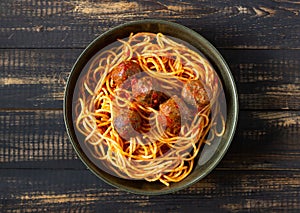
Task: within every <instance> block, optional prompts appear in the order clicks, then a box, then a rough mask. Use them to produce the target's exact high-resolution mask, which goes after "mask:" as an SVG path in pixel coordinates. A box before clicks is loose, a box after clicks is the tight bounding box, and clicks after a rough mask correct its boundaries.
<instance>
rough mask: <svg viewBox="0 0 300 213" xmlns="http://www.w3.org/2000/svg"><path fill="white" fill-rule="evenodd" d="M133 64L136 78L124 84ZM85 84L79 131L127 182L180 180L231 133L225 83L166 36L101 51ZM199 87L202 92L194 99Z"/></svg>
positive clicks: (133, 39) (146, 36) (135, 37)
mask: <svg viewBox="0 0 300 213" xmlns="http://www.w3.org/2000/svg"><path fill="white" fill-rule="evenodd" d="M121 66H122V69H121V68H120V67H121ZM128 66H131V73H130V75H129V74H128V73H126V75H127V76H126V78H124V79H123V78H120V79H121V80H123V81H118V80H120V79H118V78H117V77H118V75H121V74H122V72H123V71H124V69H125V68H126V67H128ZM124 67H125V68H124ZM116 70H118V72H117V74H115V73H116ZM123 74H124V73H123ZM119 77H120V76H119ZM122 77H124V76H122ZM197 81H198V82H201V83H198V84H197ZM191 82H196V83H195V85H196V86H195V85H192V84H191ZM81 85H82V86H81V87H80V89H79V93H78V104H77V105H76V109H75V117H76V129H77V130H78V131H80V133H81V134H83V135H84V137H85V139H84V144H85V146H86V147H87V148H88V150H89V153H90V154H91V155H92V156H93V158H94V159H96V160H98V161H101V163H102V164H103V165H104V166H105V167H106V170H107V171H109V172H110V173H112V174H114V175H116V176H118V177H121V178H125V179H144V180H146V181H151V182H152V181H157V180H159V181H160V182H162V183H163V184H165V185H167V186H168V185H169V183H170V182H178V181H181V180H183V179H184V178H185V177H186V176H187V175H188V174H190V172H191V171H192V169H193V167H194V164H195V162H194V161H195V158H196V157H197V155H198V153H199V152H200V151H199V150H200V148H201V147H202V145H203V144H204V143H206V144H209V143H210V142H211V141H212V140H213V139H214V138H215V137H221V136H222V135H223V134H224V131H225V118H224V116H223V114H222V113H221V110H220V103H219V102H218V99H219V95H220V92H221V91H222V88H221V87H222V86H221V83H220V81H219V79H218V76H217V74H216V73H215V71H214V70H213V68H212V66H211V65H210V63H209V62H208V61H207V59H205V58H204V57H203V56H202V55H201V54H199V53H198V52H196V51H194V50H192V49H191V48H189V47H187V46H186V45H184V44H181V43H179V42H177V41H175V40H173V39H172V38H170V37H167V36H165V35H163V34H161V33H158V34H153V33H137V34H131V35H130V37H129V38H128V39H127V40H125V39H124V40H119V45H117V46H114V47H111V48H110V49H107V50H105V51H102V52H101V53H100V54H98V55H96V56H95V57H94V59H93V61H92V62H91V64H90V65H89V69H88V71H87V74H86V75H85V76H84V77H83V78H82V82H81ZM145 85H150V89H149V91H150V92H149V91H147V92H148V93H147V94H146V95H148V96H149V94H151V95H150V96H149V97H150V98H149V97H148V96H146V95H142V96H141V95H139V93H138V94H136V93H137V92H136V91H138V92H140V93H143V92H144V90H142V89H141V88H142V87H144V86H145ZM187 85H190V86H187ZM193 88H201V89H200V90H199V89H198V91H202V92H201V93H200V94H194V93H193V91H191V89H193ZM146 89H147V88H146ZM135 90H136V91H135ZM140 90H141V91H140ZM183 91H185V93H183ZM204 93H205V94H204ZM180 94H181V95H180ZM193 95H194V96H193ZM153 97H155V98H156V99H153ZM191 97H192V102H191V101H190V99H191ZM199 97H201V98H202V99H201V100H200V99H199ZM197 98H198V99H199V100H198V99H197ZM193 99H195V100H193ZM204 99H207V100H204ZM149 100H150V101H149ZM185 100H186V101H185ZM203 100H204V101H203ZM193 101H194V102H193ZM201 101H202V102H201ZM145 103H146V104H145ZM199 103H201V104H199ZM172 107H173V108H172ZM170 108H171V110H170ZM168 110H169V111H168ZM213 111H214V112H216V113H212V112H213ZM187 112H188V113H187ZM185 114H187V115H185ZM191 115H192V116H191ZM168 116H169V117H168ZM122 122H123V123H124V122H125V125H122V124H123V123H122ZM174 124H176V125H174ZM220 124H221V125H220ZM129 132H130V133H131V134H129V135H126V134H128V133H129ZM209 132H210V134H208V133H209ZM123 133H124V134H123ZM122 134H123V135H122ZM208 135H210V137H208Z"/></svg>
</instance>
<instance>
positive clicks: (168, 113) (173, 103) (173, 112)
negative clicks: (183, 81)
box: [158, 95, 190, 135]
mask: <svg viewBox="0 0 300 213" xmlns="http://www.w3.org/2000/svg"><path fill="white" fill-rule="evenodd" d="M189 119H190V113H189V109H188V107H187V106H186V105H185V103H184V101H183V100H181V99H180V98H179V97H178V96H176V95H174V96H172V97H171V98H170V99H168V100H167V101H166V102H164V103H162V104H161V105H160V106H159V114H158V121H159V122H160V124H161V125H162V127H163V128H165V131H166V132H169V133H172V134H175V135H178V134H179V132H180V129H181V125H182V124H183V123H184V122H186V121H188V120H189Z"/></svg>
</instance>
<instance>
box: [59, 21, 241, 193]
mask: <svg viewBox="0 0 300 213" xmlns="http://www.w3.org/2000/svg"><path fill="white" fill-rule="evenodd" d="M138 32H152V33H162V34H164V35H167V36H172V37H175V38H178V39H181V40H183V41H185V42H187V43H189V44H191V45H192V46H194V47H195V48H197V49H198V50H199V51H201V52H202V53H203V54H204V56H205V57H206V58H207V59H208V61H209V62H210V63H211V65H212V66H213V68H214V69H215V71H216V72H217V74H218V76H219V78H220V80H221V82H222V85H223V90H224V94H225V98H226V108H227V110H226V117H227V119H226V129H225V132H224V134H223V136H222V137H221V139H220V141H219V143H217V144H215V145H213V146H206V147H204V149H205V150H206V153H209V154H208V155H207V156H206V157H204V158H206V159H205V160H202V161H201V162H200V159H199V160H198V162H197V164H196V165H195V166H194V168H193V171H192V172H191V173H190V174H189V175H188V176H187V177H186V178H184V179H183V180H181V181H180V182H176V183H171V184H170V186H165V185H163V184H161V183H159V182H147V181H143V180H127V179H122V178H119V177H116V176H114V175H111V174H109V173H107V172H105V171H103V170H101V169H100V168H99V167H98V166H97V165H96V164H95V163H94V162H93V161H92V160H91V159H90V158H89V157H88V155H87V154H86V152H85V151H86V150H85V149H84V148H83V147H82V146H81V144H80V142H79V140H80V139H79V138H78V137H77V135H76V133H75V127H74V121H73V118H72V104H74V102H73V95H74V91H75V85H76V83H77V81H78V78H79V76H80V74H81V72H82V70H83V69H84V67H85V65H86V64H87V63H88V61H89V60H90V59H91V58H92V57H93V56H94V55H95V54H96V53H97V52H98V51H99V50H100V49H102V48H104V47H106V46H107V45H108V44H111V43H113V42H114V41H116V40H117V39H120V38H121V39H122V38H125V37H128V36H129V35H130V33H138ZM64 120H65V126H66V130H67V133H68V136H69V139H70V141H71V143H72V145H73V147H74V149H75V151H76V153H77V155H78V156H79V158H80V159H81V161H82V162H83V163H84V164H85V165H86V166H87V168H88V169H90V170H91V171H92V172H93V173H94V174H95V175H96V176H98V177H99V178H100V179H102V180H103V181H104V182H106V183H108V184H110V185H112V186H115V187H117V188H120V189H122V190H125V191H129V192H132V193H136V194H143V195H158V194H167V193H172V192H175V191H178V190H181V189H183V188H186V187H188V186H190V185H192V184H194V183H196V182H197V181H199V180H201V179H203V178H204V177H205V176H206V175H208V174H209V173H210V172H211V171H212V170H213V169H214V168H215V167H216V166H217V164H218V163H219V162H220V160H221V159H222V158H223V156H224V154H225V153H226V151H227V149H228V147H229V146H230V143H231V141H232V139H233V136H234V132H235V129H236V125H237V120H238V98H237V90H236V86H235V83H234V79H233V76H232V74H231V72H230V69H229V67H228V65H227V64H226V62H225V60H224V59H223V57H222V56H221V54H220V53H219V52H218V51H217V50H216V48H215V47H214V46H213V45H212V44H210V43H209V42H208V41H207V40H206V39H205V38H203V37H202V36H201V35H199V34H198V33H196V32H195V31H193V30H191V29H189V28H187V27H185V26H182V25H179V24H176V23H173V22H168V21H162V20H140V21H134V22H128V23H125V24H122V25H120V26H117V27H115V28H113V29H111V30H108V31H107V32H105V33H103V34H102V35H100V36H99V37H97V38H96V39H95V40H94V41H93V42H92V43H90V44H89V45H88V46H87V47H86V49H85V50H84V51H83V52H82V53H81V55H80V56H79V58H78V59H77V61H76V62H75V64H74V66H73V68H72V71H71V73H70V75H69V78H68V81H67V85H66V90H65V95H64Z"/></svg>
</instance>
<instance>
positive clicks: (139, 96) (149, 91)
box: [131, 76, 168, 109]
mask: <svg viewBox="0 0 300 213" xmlns="http://www.w3.org/2000/svg"><path fill="white" fill-rule="evenodd" d="M131 87H132V95H133V97H134V99H135V100H136V101H137V102H138V103H140V104H141V105H143V106H145V107H152V108H154V109H158V106H159V104H160V103H163V102H164V101H165V100H167V98H168V97H167V95H166V94H164V93H163V92H160V91H157V89H158V82H157V81H156V80H155V79H154V78H152V77H150V76H145V77H142V78H139V79H133V80H132V81H131Z"/></svg>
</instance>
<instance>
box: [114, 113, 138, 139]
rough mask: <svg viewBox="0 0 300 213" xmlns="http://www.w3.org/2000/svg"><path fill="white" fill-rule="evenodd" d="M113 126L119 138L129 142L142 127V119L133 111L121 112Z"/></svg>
mask: <svg viewBox="0 0 300 213" xmlns="http://www.w3.org/2000/svg"><path fill="white" fill-rule="evenodd" d="M113 125H114V128H115V129H116V131H117V132H118V134H119V135H120V137H122V138H123V139H125V140H129V139H130V138H131V137H134V136H136V134H137V133H138V132H139V130H140V128H141V125H142V118H141V116H140V115H139V114H138V112H136V111H134V110H131V109H130V110H122V111H121V113H120V114H118V115H117V116H116V117H115V118H114V120H113Z"/></svg>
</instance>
